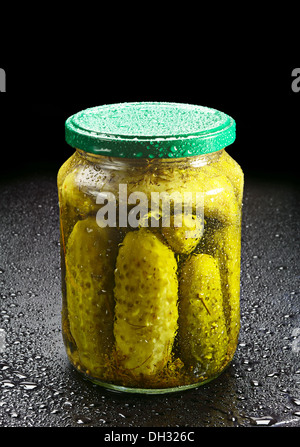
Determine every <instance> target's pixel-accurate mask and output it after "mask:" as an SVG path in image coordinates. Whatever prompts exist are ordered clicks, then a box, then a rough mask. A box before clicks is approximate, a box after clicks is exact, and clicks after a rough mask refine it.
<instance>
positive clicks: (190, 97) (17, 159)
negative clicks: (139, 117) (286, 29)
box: [0, 23, 300, 182]
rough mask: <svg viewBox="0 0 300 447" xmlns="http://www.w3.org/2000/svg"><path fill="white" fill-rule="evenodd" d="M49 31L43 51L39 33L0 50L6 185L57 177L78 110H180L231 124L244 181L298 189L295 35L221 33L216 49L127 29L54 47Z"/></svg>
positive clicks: (253, 30) (196, 40)
mask: <svg viewBox="0 0 300 447" xmlns="http://www.w3.org/2000/svg"><path fill="white" fill-rule="evenodd" d="M242 27H243V26H242V25H241V28H242ZM54 28H55V27H54ZM54 28H53V29H54ZM53 29H52V34H49V36H48V37H47V38H46V39H44V40H43V39H41V42H40V45H39V34H38V33H36V34H35V35H34V36H33V37H32V38H30V37H28V36H27V34H26V36H25V35H24V36H25V37H26V39H25V43H24V42H23V41H22V38H20V39H19V40H18V42H17V43H15V44H14V46H13V47H10V48H11V50H10V51H8V49H7V48H6V47H5V45H4V51H2V60H1V58H0V67H1V68H3V69H4V70H5V71H6V82H7V91H6V93H3V94H1V95H0V132H1V133H0V143H1V151H2V155H3V157H4V155H5V156H6V155H7V157H5V161H4V158H2V163H1V178H2V179H4V180H5V179H7V177H8V176H9V177H12V176H20V175H24V174H29V175H32V174H34V173H36V172H37V171H45V170H46V171H47V170H48V171H51V172H52V173H54V172H56V171H57V170H58V168H59V166H60V165H61V164H62V163H63V162H64V161H65V160H66V159H67V158H68V157H69V156H70V155H71V154H72V152H73V149H72V148H71V147H69V146H68V145H67V144H66V142H65V140H64V122H65V120H66V119H67V118H68V116H70V115H71V114H73V113H76V112H78V111H79V110H82V109H84V108H86V107H92V106H96V105H101V104H108V103H116V102H123V101H174V102H185V103H191V104H200V105H204V106H208V107H213V108H216V109H219V110H221V111H223V112H225V113H227V114H229V115H230V116H232V117H233V118H234V119H235V121H236V125H237V139H236V141H235V143H234V144H233V145H231V146H230V147H229V148H228V151H229V153H230V154H231V155H232V157H233V158H234V159H235V160H237V161H238V162H239V163H240V164H241V166H242V168H243V170H244V172H245V175H249V176H259V177H263V178H269V177H272V178H274V179H276V180H279V181H295V182H296V181H298V152H299V122H300V108H299V106H300V92H299V93H295V92H293V90H292V88H291V84H292V81H293V77H292V70H293V69H294V68H296V67H300V60H299V59H300V58H299V57H298V56H297V55H298V54H299V50H298V49H297V41H295V40H294V39H293V37H292V36H291V35H290V34H284V35H283V34H282V31H278V30H280V28H276V27H275V28H274V30H272V33H271V34H270V32H269V31H265V32H263V31H262V28H259V33H258V31H257V24H255V23H253V24H252V25H251V26H249V27H248V28H246V30H245V32H244V33H242V32H241V30H239V33H237V34H235V33H233V36H231V35H227V31H230V30H226V29H222V30H220V32H219V33H218V32H216V30H215V31H213V32H212V34H213V37H214V39H215V40H210V39H209V38H208V37H207V33H206V34H205V35H204V37H203V36H202V35H201V32H200V31H199V33H198V34H197V32H195V33H193V34H191V35H190V34H185V35H184V36H177V38H175V37H174V34H172V29H170V32H166V31H165V32H164V35H163V36H160V35H159V34H157V33H158V30H152V32H153V33H154V34H156V35H157V36H158V39H157V40H155V39H152V36H151V35H150V38H149V34H148V38H145V30H144V29H142V28H141V29H135V28H132V27H129V28H128V29H126V27H125V29H121V30H120V33H119V38H118V39H117V40H116V41H115V42H114V41H113V40H111V39H109V43H108V42H107V41H106V39H105V38H104V37H103V35H102V34H101V33H100V34H101V35H99V36H98V40H97V41H96V40H92V38H91V37H86V35H84V36H85V37H82V39H81V38H80V33H79V32H75V30H74V31H73V33H70V34H66V36H65V37H64V38H63V40H61V41H60V42H58V41H53V40H52V37H53V32H54V31H53ZM154 31H155V32H154ZM154 34H153V35H154ZM104 36H105V33H104ZM91 42H92V43H93V45H92V44H91ZM208 42H209V44H208ZM98 43H99V45H98Z"/></svg>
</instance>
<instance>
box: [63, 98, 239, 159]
mask: <svg viewBox="0 0 300 447" xmlns="http://www.w3.org/2000/svg"><path fill="white" fill-rule="evenodd" d="M235 129H236V126H235V121H234V119H233V118H231V117H230V116H229V115H226V114H225V113H223V112H220V111H219V110H216V109H213V108H209V107H204V106H200V105H194V104H186V103H175V102H124V103H117V104H105V105H101V106H96V107H91V108H88V109H85V110H82V111H80V112H78V113H76V114H74V115H72V116H70V117H69V118H68V119H67V120H66V122H65V139H66V142H67V143H68V144H69V145H70V146H72V147H74V148H76V149H81V150H84V151H86V152H90V153H93V154H99V155H106V156H110V157H122V158H182V157H191V156H195V155H202V154H208V153H211V152H216V151H219V150H221V149H223V148H224V147H227V146H229V145H230V144H232V143H233V142H234V140H235Z"/></svg>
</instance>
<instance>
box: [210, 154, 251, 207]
mask: <svg viewBox="0 0 300 447" xmlns="http://www.w3.org/2000/svg"><path fill="white" fill-rule="evenodd" d="M214 166H215V168H216V169H219V170H220V171H221V172H222V173H223V174H225V175H226V177H227V178H228V179H229V180H230V181H231V183H232V185H233V188H234V191H235V195H236V198H237V203H238V205H239V206H241V205H242V199H243V190H244V174H243V171H242V169H241V167H240V166H239V164H238V163H237V162H236V161H235V160H234V159H233V158H231V157H230V155H229V154H228V153H227V152H226V151H225V150H222V153H221V154H220V158H219V160H218V161H217V163H215V164H214Z"/></svg>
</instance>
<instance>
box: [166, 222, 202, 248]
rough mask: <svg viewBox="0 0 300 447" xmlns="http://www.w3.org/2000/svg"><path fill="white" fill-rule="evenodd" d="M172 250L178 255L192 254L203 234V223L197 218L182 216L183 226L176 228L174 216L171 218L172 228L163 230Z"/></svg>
mask: <svg viewBox="0 0 300 447" xmlns="http://www.w3.org/2000/svg"><path fill="white" fill-rule="evenodd" d="M161 232H162V234H163V236H164V237H165V239H166V240H167V242H168V244H169V245H170V247H171V249H172V250H173V251H174V252H175V253H178V254H190V253H191V252H192V251H193V250H194V249H195V248H196V246H197V245H198V243H199V241H200V239H201V236H202V234H203V221H202V220H201V219H199V222H197V216H195V215H187V216H182V225H181V226H176V222H175V221H174V216H171V218H170V226H169V227H163V228H162V230H161Z"/></svg>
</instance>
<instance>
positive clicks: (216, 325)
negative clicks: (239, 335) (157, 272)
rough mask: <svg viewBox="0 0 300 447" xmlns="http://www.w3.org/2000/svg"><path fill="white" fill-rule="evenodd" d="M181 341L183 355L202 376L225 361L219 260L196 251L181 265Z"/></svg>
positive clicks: (179, 320) (225, 349)
mask: <svg viewBox="0 0 300 447" xmlns="http://www.w3.org/2000/svg"><path fill="white" fill-rule="evenodd" d="M179 284H180V285H179V295H180V304H179V319H178V325H179V329H178V343H179V350H180V353H181V358H182V360H183V362H184V363H185V365H186V366H187V367H189V368H192V370H193V372H194V374H195V375H197V376H199V377H202V378H203V379H206V378H210V377H212V376H213V375H216V374H218V373H219V372H221V370H222V369H223V368H224V366H225V364H226V354H227V348H228V337H227V330H226V324H225V317H224V312H223V298H222V290H221V279H220V273H219V267H218V263H217V261H216V260H215V259H214V258H213V257H212V256H210V255H206V254H197V255H195V254H193V255H191V256H190V257H189V258H188V259H187V260H186V261H185V263H184V265H183V266H182V270H181V275H180V283H179Z"/></svg>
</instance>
